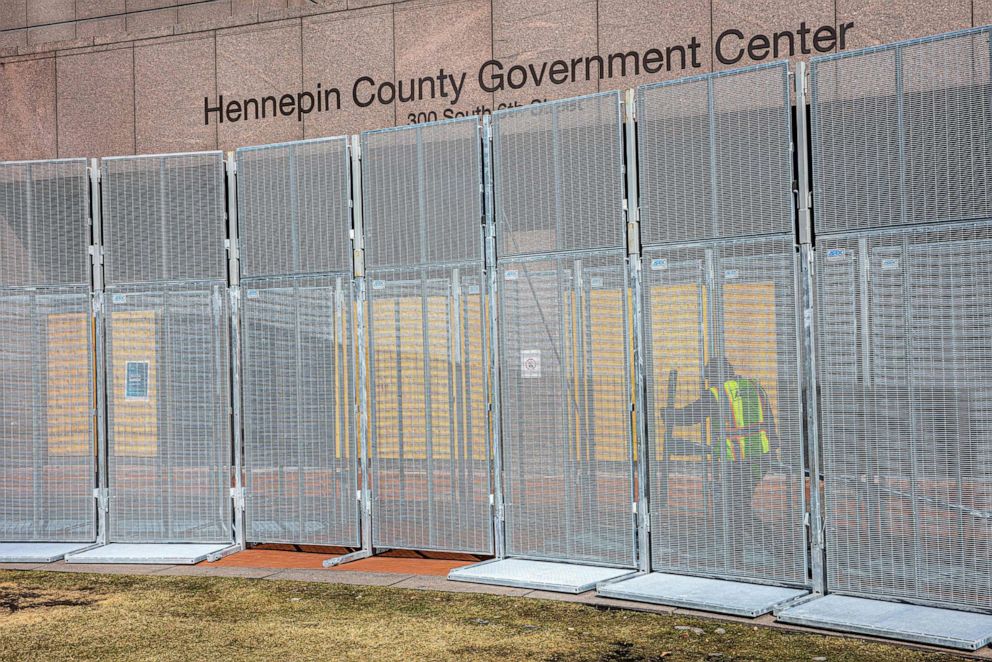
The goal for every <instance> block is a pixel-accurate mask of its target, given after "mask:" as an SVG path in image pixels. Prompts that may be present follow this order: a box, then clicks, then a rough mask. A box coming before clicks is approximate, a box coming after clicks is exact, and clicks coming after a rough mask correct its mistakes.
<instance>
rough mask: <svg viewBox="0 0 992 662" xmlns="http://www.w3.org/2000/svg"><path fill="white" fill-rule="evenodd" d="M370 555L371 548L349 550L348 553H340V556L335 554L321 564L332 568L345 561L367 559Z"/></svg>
mask: <svg viewBox="0 0 992 662" xmlns="http://www.w3.org/2000/svg"><path fill="white" fill-rule="evenodd" d="M370 556H372V550H371V549H360V550H358V551H356V552H349V553H348V554H342V555H341V556H335V557H334V558H332V559H327V560H326V561H324V562H323V563H322V564H321V565H323V566H324V567H325V568H333V567H335V566H339V565H344V564H345V563H351V562H353V561H361V560H362V559H367V558H369V557H370Z"/></svg>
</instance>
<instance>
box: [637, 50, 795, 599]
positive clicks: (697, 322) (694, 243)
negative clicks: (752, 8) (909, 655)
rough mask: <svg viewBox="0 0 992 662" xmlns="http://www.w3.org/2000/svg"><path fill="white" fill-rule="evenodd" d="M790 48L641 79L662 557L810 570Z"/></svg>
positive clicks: (741, 574)
mask: <svg viewBox="0 0 992 662" xmlns="http://www.w3.org/2000/svg"><path fill="white" fill-rule="evenodd" d="M790 101H791V98H790V93H789V70H788V66H787V64H786V63H784V62H783V63H776V64H774V65H771V66H760V67H753V68H748V69H742V70H737V71H730V72H723V73H718V74H711V75H706V76H700V77H696V78H691V79H686V80H684V81H675V82H672V83H662V84H655V85H646V86H642V87H640V88H638V90H637V118H638V127H637V131H638V173H639V180H640V181H639V183H640V186H639V189H640V202H641V207H640V214H641V227H642V232H641V237H642V240H643V242H644V244H645V248H644V250H643V282H644V286H643V305H642V311H643V315H644V329H645V343H646V352H645V362H646V368H645V376H646V385H647V413H646V417H647V428H648V462H649V469H650V471H649V477H648V480H649V494H650V500H649V503H650V522H651V526H650V530H651V550H652V555H651V561H652V567H653V568H654V569H656V570H667V571H675V572H682V573H690V574H702V575H707V576H717V577H726V578H731V579H744V580H755V581H763V582H773V583H784V584H795V585H803V584H805V583H806V582H807V575H806V542H805V536H804V529H803V522H804V516H805V511H806V503H805V499H804V492H805V489H804V488H805V478H804V466H805V465H804V444H803V422H802V406H801V403H802V400H801V392H800V383H799V374H800V367H799V366H800V363H799V355H798V347H799V333H798V324H797V321H798V311H799V308H800V306H801V302H800V299H799V294H798V292H797V274H798V262H797V255H796V248H795V240H794V238H793V224H794V212H793V201H792V139H791V120H790V112H791V111H790Z"/></svg>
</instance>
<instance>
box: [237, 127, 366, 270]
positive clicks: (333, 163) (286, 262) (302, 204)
mask: <svg viewBox="0 0 992 662" xmlns="http://www.w3.org/2000/svg"><path fill="white" fill-rule="evenodd" d="M237 163H238V212H239V213H238V224H239V229H240V235H241V236H240V241H241V275H242V278H251V277H254V276H273V275H286V274H326V273H351V261H352V260H351V238H350V234H349V233H350V231H351V206H350V204H349V203H350V200H351V188H350V168H351V164H350V160H349V155H348V139H347V138H328V139H320V140H308V141H302V142H295V143H284V144H281V145H271V146H265V147H255V148H246V149H239V150H238V152H237Z"/></svg>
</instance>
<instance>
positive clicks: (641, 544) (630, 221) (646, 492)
mask: <svg viewBox="0 0 992 662" xmlns="http://www.w3.org/2000/svg"><path fill="white" fill-rule="evenodd" d="M636 109H637V104H636V101H635V91H634V90H627V92H626V95H625V97H624V130H625V132H626V154H625V161H626V175H627V182H626V186H627V189H626V201H625V203H624V207H625V211H626V213H627V262H628V268H629V270H630V287H631V299H632V301H633V310H632V311H631V318H632V322H633V334H634V342H633V346H634V357H633V358H634V375H633V377H634V394H633V396H634V397H633V402H631V413H632V420H631V424H632V425H633V427H634V449H635V453H636V462H635V467H636V472H637V492H636V494H635V495H634V498H635V502H634V509H635V513H636V527H637V529H636V530H637V569H638V570H640V571H641V572H650V571H651V512H650V507H651V499H650V487H651V483H650V481H651V477H650V466H649V463H648V453H649V450H648V435H647V408H646V406H645V405H646V402H645V390H644V389H645V378H644V370H645V365H644V349H645V345H644V319H643V308H644V293H643V290H642V283H641V236H640V227H641V226H640V206H639V205H640V203H639V200H638V196H637V110H636Z"/></svg>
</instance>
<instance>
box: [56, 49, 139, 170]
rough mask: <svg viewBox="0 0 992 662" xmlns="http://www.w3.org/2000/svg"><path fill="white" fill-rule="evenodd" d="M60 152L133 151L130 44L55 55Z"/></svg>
mask: <svg viewBox="0 0 992 662" xmlns="http://www.w3.org/2000/svg"><path fill="white" fill-rule="evenodd" d="M56 65H57V78H56V79H57V84H58V88H57V89H58V132H59V133H58V143H59V154H58V155H59V156H60V157H71V156H89V157H93V156H114V155H119V154H133V153H134V69H133V66H134V62H133V54H132V49H131V47H130V45H127V46H124V47H121V46H117V47H113V48H109V49H106V50H92V51H88V52H83V53H76V54H72V55H63V56H59V57H58V58H57V62H56Z"/></svg>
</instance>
